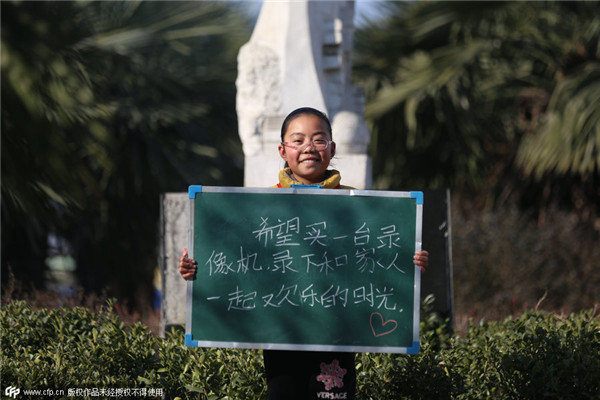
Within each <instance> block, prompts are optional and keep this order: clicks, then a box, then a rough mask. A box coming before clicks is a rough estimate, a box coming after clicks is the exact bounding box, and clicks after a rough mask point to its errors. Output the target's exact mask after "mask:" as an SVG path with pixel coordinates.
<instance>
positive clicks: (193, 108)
mask: <svg viewBox="0 0 600 400" xmlns="http://www.w3.org/2000/svg"><path fill="white" fill-rule="evenodd" d="M242 6H243V5H236V4H231V3H224V2H153V1H148V2H144V1H126V2H103V1H97V2H96V1H91V2H70V1H69V2H8V1H6V2H5V1H3V2H2V269H3V274H2V278H3V280H5V279H6V277H7V273H6V272H7V268H8V267H9V266H10V267H11V269H12V272H13V273H14V274H15V276H16V278H17V279H21V280H25V281H30V282H33V283H35V284H36V285H37V286H41V285H42V284H43V280H44V273H43V272H44V259H45V258H46V256H47V252H48V248H47V247H48V243H47V242H48V241H47V238H48V235H49V234H52V235H55V236H56V237H59V238H63V239H64V240H63V241H62V242H63V243H67V244H68V245H67V249H64V251H66V252H69V253H71V254H72V256H73V257H74V259H75V261H76V264H77V277H78V280H79V283H80V284H81V285H83V286H84V288H85V289H86V290H90V291H100V290H103V289H104V288H106V287H110V288H112V291H113V293H111V294H113V295H116V296H118V297H119V298H122V299H125V300H127V301H128V302H130V304H131V305H132V306H135V305H136V304H135V303H136V302H141V303H142V304H148V303H149V302H150V299H151V295H152V279H153V277H154V269H155V268H156V267H157V265H158V257H157V243H158V226H159V225H158V223H159V222H158V221H159V195H160V193H162V192H168V191H184V190H185V189H186V188H187V185H188V184H190V183H192V182H193V183H198V182H203V183H204V184H215V185H219V184H228V185H241V184H242V183H243V182H242V165H243V157H242V151H241V144H240V142H239V139H238V137H237V120H236V114H235V78H236V72H237V68H236V57H237V51H238V49H239V47H240V46H241V45H242V44H243V43H245V42H246V41H247V40H248V38H249V34H250V32H251V28H252V21H251V18H250V17H249V16H248V14H247V13H246V12H245V10H244V9H243V7H242Z"/></svg>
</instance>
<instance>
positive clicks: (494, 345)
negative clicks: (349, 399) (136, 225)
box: [0, 301, 600, 400]
mask: <svg viewBox="0 0 600 400" xmlns="http://www.w3.org/2000/svg"><path fill="white" fill-rule="evenodd" d="M0 314H1V319H0V323H1V324H0V327H1V330H2V331H1V334H2V336H1V341H2V342H1V359H0V374H1V376H2V391H4V388H5V387H7V386H14V387H17V388H20V389H21V391H22V392H21V394H20V395H19V397H18V398H26V396H24V395H23V390H24V389H45V388H51V389H55V390H56V389H59V390H65V391H67V389H74V388H82V389H86V388H87V389H92V388H99V389H109V388H127V389H129V390H130V391H132V390H133V389H136V390H140V391H141V390H142V389H143V390H146V392H144V393H156V392H151V391H150V390H156V389H161V390H162V393H163V394H164V397H165V398H167V399H173V398H176V397H180V398H182V399H186V398H194V399H261V398H266V391H265V379H264V374H263V365H262V357H261V352H260V351H255V350H219V349H198V348H188V347H186V346H185V345H184V343H183V333H182V332H176V331H174V332H171V333H169V334H168V335H167V337H166V338H164V339H163V338H159V337H155V336H154V335H152V334H151V332H150V331H149V330H148V328H147V327H145V326H143V325H141V324H139V323H138V324H134V325H132V326H125V325H124V324H123V323H122V322H121V321H120V320H119V317H118V316H117V314H116V313H114V312H113V309H112V304H110V303H109V304H108V305H107V306H106V307H104V308H103V309H102V310H100V311H99V312H92V311H90V310H89V309H86V308H78V307H76V308H59V309H52V310H47V309H42V310H33V309H32V308H31V306H30V305H29V304H28V303H26V302H23V301H13V302H10V303H8V304H6V305H4V306H3V307H2V311H1V313H0ZM421 330H422V338H421V339H422V341H421V352H420V354H418V355H413V356H406V355H388V354H360V355H359V356H358V359H357V373H358V392H359V394H358V398H359V399H386V400H387V399H403V398H407V399H452V398H456V399H520V398H522V399H534V398H560V399H597V398H598V397H599V393H600V318H599V317H598V316H595V312H594V311H582V312H579V313H576V314H571V315H569V316H564V317H563V316H558V315H555V314H549V313H542V312H527V313H525V314H524V315H522V316H520V317H518V318H515V319H507V320H505V321H503V322H485V323H481V324H479V325H478V326H471V327H470V328H469V330H468V332H467V334H466V336H465V337H451V336H450V335H449V334H448V333H447V332H446V331H445V329H444V324H443V323H440V321H437V320H435V318H434V316H433V317H432V316H431V315H429V316H427V318H426V320H425V321H423V322H422V324H421ZM130 393H133V392H130ZM139 393H141V392H139ZM159 393H160V392H159ZM71 394H73V393H71ZM54 397H55V398H56V397H61V396H54ZM81 397H82V396H79V398H81ZM87 397H88V398H99V397H97V396H92V395H91V394H90V395H89V396H87ZM101 397H102V396H100V398H101ZM106 397H108V396H106ZM124 397H127V396H124ZM130 397H132V398H135V397H139V396H134V395H130ZM148 397H149V396H148ZM154 397H156V396H154ZM31 398H35V397H31ZM45 398H50V396H46V397H45ZM62 398H69V399H73V398H77V397H73V396H71V397H68V396H67V395H65V396H62ZM113 398H114V397H113Z"/></svg>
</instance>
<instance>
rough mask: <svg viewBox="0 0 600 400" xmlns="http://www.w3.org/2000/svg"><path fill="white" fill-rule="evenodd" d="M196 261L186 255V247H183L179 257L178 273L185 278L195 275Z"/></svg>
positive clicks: (188, 278)
mask: <svg viewBox="0 0 600 400" xmlns="http://www.w3.org/2000/svg"><path fill="white" fill-rule="evenodd" d="M197 264H198V263H197V262H196V261H195V260H192V259H191V258H189V257H188V249H186V248H184V249H183V250H182V251H181V258H179V273H180V274H181V276H182V278H183V279H185V280H190V279H192V278H193V277H194V275H196V271H197V270H198V267H196V265H197Z"/></svg>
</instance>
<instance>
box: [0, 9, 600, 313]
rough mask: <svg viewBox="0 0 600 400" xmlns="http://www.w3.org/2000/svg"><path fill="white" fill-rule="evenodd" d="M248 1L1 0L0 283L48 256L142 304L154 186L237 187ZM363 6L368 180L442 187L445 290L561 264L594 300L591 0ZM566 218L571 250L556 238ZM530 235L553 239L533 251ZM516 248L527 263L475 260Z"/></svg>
mask: <svg viewBox="0 0 600 400" xmlns="http://www.w3.org/2000/svg"><path fill="white" fill-rule="evenodd" d="M251 4H252V3H244V2H241V3H236V2H204V1H198V2H154V1H127V2H100V1H98V2H94V1H91V2H88V1H82V2H12V1H2V2H1V7H2V49H1V51H2V54H1V56H2V64H1V66H2V279H3V282H4V281H5V278H6V277H7V270H8V268H9V267H10V268H11V270H12V272H13V273H14V274H15V275H16V277H17V279H20V280H23V281H26V282H32V283H34V284H35V285H36V286H38V287H41V286H42V285H43V284H44V269H45V268H46V267H45V262H44V260H45V258H46V257H47V255H48V252H49V251H59V252H60V251H62V252H64V253H65V254H67V253H68V254H71V255H72V256H73V257H74V258H75V261H76V264H77V270H76V274H77V277H78V281H79V283H80V284H81V285H83V287H84V288H85V289H86V290H88V291H96V292H98V291H101V290H103V289H104V288H107V287H109V288H111V291H112V293H111V295H115V296H117V297H119V298H121V299H124V300H126V301H127V302H129V303H130V304H131V305H132V306H134V307H138V306H143V305H147V304H148V303H149V301H150V298H151V294H152V278H153V271H154V270H155V268H156V267H157V265H158V255H157V242H158V234H159V233H158V232H159V229H158V220H159V195H160V193H163V192H168V191H179V192H181V191H185V189H186V188H187V186H188V185H189V184H197V183H199V182H202V183H203V184H209V185H242V184H243V174H242V167H243V152H242V149H241V145H240V142H239V138H238V134H237V118H236V114H235V78H236V74H237V64H236V57H237V52H238V50H239V47H240V46H241V45H242V44H243V43H245V42H247V40H248V38H249V36H250V33H251V30H252V26H253V22H254V19H255V17H256V15H255V13H254V12H253V11H252V10H250V5H251ZM377 7H379V8H380V10H379V12H377V13H374V14H373V17H372V20H370V21H369V20H367V21H366V22H364V23H361V24H360V25H359V26H358V27H357V29H356V31H355V46H354V49H355V52H354V54H353V57H354V71H353V79H354V83H355V84H356V85H359V86H362V87H364V88H365V90H366V94H367V104H366V117H367V121H368V123H369V125H370V127H371V131H372V137H371V149H370V152H371V156H372V158H373V170H374V174H373V175H374V182H375V187H376V188H378V189H407V188H411V189H414V188H432V189H435V188H446V187H447V188H450V189H451V190H452V195H453V204H452V206H453V223H454V224H455V225H454V226H453V241H454V244H455V252H454V260H455V266H456V267H455V280H456V279H457V278H458V280H459V281H461V282H462V283H461V286H460V288H461V289H460V290H457V296H463V297H464V298H469V299H471V300H472V301H479V300H482V299H485V297H486V296H488V297H489V295H490V293H491V292H490V291H489V290H486V289H490V290H494V291H495V292H494V293H502V290H503V289H504V290H505V291H506V292H507V293H508V294H506V295H504V294H500V295H498V296H499V297H500V299H504V298H508V299H509V300H508V303H511V301H510V299H511V298H512V296H513V295H514V292H510V291H509V290H508V287H509V286H510V285H518V284H519V282H515V279H516V278H515V277H516V276H519V277H520V278H519V279H521V282H530V281H533V280H535V279H536V276H540V275H538V273H539V274H544V275H543V277H544V278H543V279H542V280H543V281H544V282H550V283H548V285H550V286H551V285H552V284H553V283H554V284H556V285H558V284H560V283H562V284H563V285H564V284H565V282H564V280H557V279H556V277H557V275H556V274H554V273H555V272H557V271H560V270H561V268H562V269H565V268H573V269H574V272H573V276H572V282H574V283H575V285H578V284H580V283H583V282H584V281H585V282H586V285H583V286H585V288H584V289H582V293H583V294H584V296H582V297H583V298H585V299H587V300H586V301H598V298H597V295H596V294H595V293H597V290H596V288H597V287H598V285H599V284H600V277H599V275H598V274H599V273H598V268H597V267H596V264H597V261H596V260H597V259H598V258H597V257H598V250H596V247H597V246H595V245H594V243H598V240H599V239H600V218H599V214H598V212H599V210H600V179H599V178H600V177H599V165H600V106H599V104H600V101H599V100H600V99H599V97H600V44H599V37H600V12H599V11H600V7H599V3H598V2H597V1H587V2H446V1H444V2H378V5H377ZM489 212H494V213H495V214H493V215H490V214H486V213H489ZM557 213H563V214H560V215H558V214H557ZM456 217H457V218H456ZM469 220H470V221H469ZM511 221H512V222H514V223H515V224H517V226H516V227H515V226H513V225H511ZM561 221H562V222H561ZM467 222H468V223H467ZM488 223H489V224H493V225H494V226H493V227H491V226H489V225H486V226H482V224H488ZM496 228H497V229H496ZM519 229H520V230H521V231H522V232H525V233H523V235H526V237H524V239H523V240H519V236H518V235H517V234H516V233H515V230H519ZM566 229H576V235H574V236H573V238H574V239H573V240H574V241H577V243H576V244H577V246H570V245H568V244H564V245H562V246H558V245H557V244H560V243H561V237H560V235H561V234H562V233H564V231H565V230H566ZM542 233H545V234H546V236H543V235H540V234H542ZM49 235H50V237H56V238H60V239H61V240H59V241H58V243H61V244H62V247H61V246H58V247H60V248H59V249H58V250H57V249H56V248H52V249H49V248H48V246H49V245H48V237H49ZM542 239H543V240H546V239H547V240H549V243H552V244H554V245H556V246H555V247H556V248H558V250H560V251H559V252H560V254H558V256H557V253H556V252H553V251H549V250H548V249H547V248H545V247H544V248H542V249H541V250H540V249H532V248H531V247H532V246H534V247H535V246H536V245H537V246H542V245H541V244H540V240H542ZM565 240H566V239H565ZM51 244H52V243H51ZM552 244H551V245H552ZM490 246H495V247H494V248H493V249H492V248H491V247H490ZM53 247H56V245H53ZM532 250H533V251H537V253H536V254H537V255H536V257H533V261H534V262H535V265H534V268H533V269H532V272H530V273H528V274H525V272H524V273H523V274H521V275H511V274H508V273H506V271H504V272H500V270H499V267H498V266H493V265H492V263H495V262H497V261H498V260H499V259H500V258H502V257H500V256H501V255H502V256H506V255H507V254H509V253H511V252H512V254H513V255H514V257H513V258H510V257H506V258H507V259H506V260H505V261H503V262H504V263H505V264H506V265H509V266H512V265H511V263H514V262H515V259H516V260H518V261H519V262H523V263H525V264H526V265H527V262H528V261H529V259H530V252H531V251H532ZM553 250H555V249H553ZM558 250H557V251H558ZM476 252H477V254H475V253H476ZM486 253H488V256H489V257H488V258H483V257H484V255H485V254H486ZM569 263H570V264H569ZM459 264H460V267H458V266H459ZM487 264H490V265H487ZM503 265H504V264H503ZM549 265H550V266H549ZM486 266H487V267H488V268H487V269H486ZM494 268H495V269H494ZM525 275H527V276H525ZM494 277H504V278H506V279H504V278H503V279H504V280H505V281H506V282H505V283H504V284H503V285H504V287H495V286H494V285H496V286H498V285H500V283H498V282H497V279H496V278H494ZM511 277H512V278H513V279H509V278H511ZM498 279H499V278H498ZM527 279H529V281H528V280H527ZM490 280H493V281H494V282H495V283H494V284H492V285H491V286H489V287H488V286H485V285H486V282H489V281H490ZM467 281H468V282H470V283H466V284H465V282H467ZM469 285H470V286H469ZM544 285H545V284H544ZM548 285H546V286H544V287H549V286H548ZM455 287H457V288H458V287H459V286H458V285H455ZM461 290H462V291H461ZM525 291H526V289H525V288H523V292H525ZM479 292H481V293H479ZM572 292H573V287H572V286H569V287H568V288H564V287H563V288H561V290H559V291H558V293H572ZM517 294H519V295H523V296H525V294H523V293H520V292H519V293H517ZM541 295H543V293H540V292H539V291H533V293H530V294H529V296H538V297H537V298H539V296H541ZM498 301H504V300H498ZM522 301H523V300H522ZM557 304H559V303H557ZM578 305H579V304H578ZM583 306H586V307H589V304H587V303H586V304H583Z"/></svg>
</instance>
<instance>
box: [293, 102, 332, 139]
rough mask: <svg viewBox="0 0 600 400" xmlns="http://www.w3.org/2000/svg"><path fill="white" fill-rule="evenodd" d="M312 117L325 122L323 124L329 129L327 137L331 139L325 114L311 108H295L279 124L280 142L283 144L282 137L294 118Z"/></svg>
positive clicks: (329, 125)
mask: <svg viewBox="0 0 600 400" xmlns="http://www.w3.org/2000/svg"><path fill="white" fill-rule="evenodd" d="M307 114H308V115H314V116H316V117H319V118H321V119H322V120H323V121H325V123H326V124H327V127H328V128H329V135H330V136H332V137H331V138H332V139H333V132H332V131H331V122H329V118H327V115H325V113H322V112H321V111H319V110H317V109H314V108H311V107H301V108H297V109H295V110H294V111H292V112H291V113H289V114H288V116H287V117H285V119H284V120H283V124H281V141H282V142H283V137H284V136H285V132H286V131H287V129H288V126H289V125H290V122H292V121H293V120H294V119H296V117H299V116H300V115H307Z"/></svg>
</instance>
